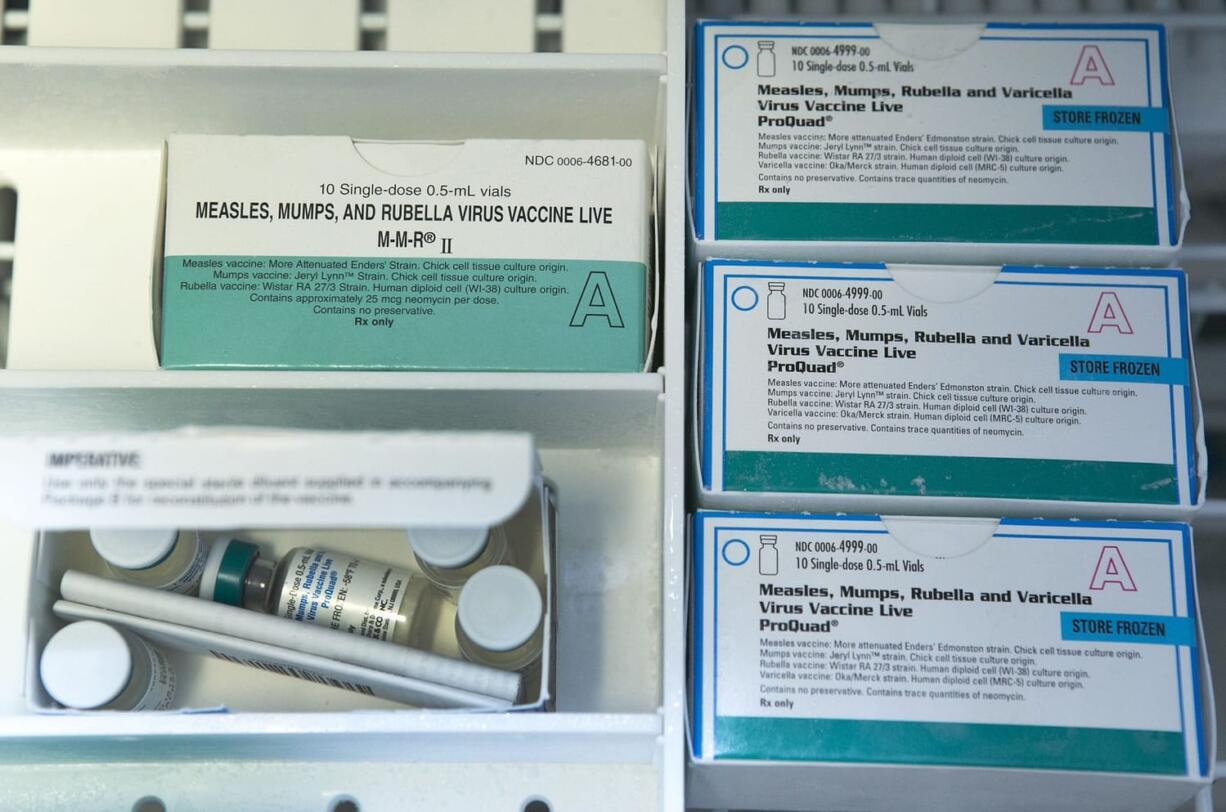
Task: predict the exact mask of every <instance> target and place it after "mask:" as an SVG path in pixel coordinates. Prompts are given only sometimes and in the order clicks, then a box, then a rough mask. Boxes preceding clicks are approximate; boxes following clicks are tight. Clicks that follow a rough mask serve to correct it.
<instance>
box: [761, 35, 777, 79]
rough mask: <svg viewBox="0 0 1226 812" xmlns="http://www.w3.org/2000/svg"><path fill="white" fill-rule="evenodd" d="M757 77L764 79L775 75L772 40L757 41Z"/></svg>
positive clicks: (773, 43) (773, 44) (773, 42)
mask: <svg viewBox="0 0 1226 812" xmlns="http://www.w3.org/2000/svg"><path fill="white" fill-rule="evenodd" d="M758 75H759V76H762V77H765V78H770V77H771V76H774V75H775V41H774V40H770V39H765V40H758Z"/></svg>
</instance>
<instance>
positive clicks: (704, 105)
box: [694, 22, 1179, 246]
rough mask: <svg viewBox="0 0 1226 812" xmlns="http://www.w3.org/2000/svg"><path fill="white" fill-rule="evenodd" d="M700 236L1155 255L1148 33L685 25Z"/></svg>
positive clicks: (1160, 215) (1154, 123) (1163, 230)
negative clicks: (690, 50)
mask: <svg viewBox="0 0 1226 812" xmlns="http://www.w3.org/2000/svg"><path fill="white" fill-rule="evenodd" d="M694 50H695V59H696V65H695V75H696V82H697V90H696V98H697V103H696V106H697V111H696V116H695V120H696V126H697V131H698V132H697V145H696V154H695V173H696V178H695V195H694V198H695V204H694V205H695V225H696V230H697V234H698V236H699V238H700V239H709V240H780V241H784V240H812V241H826V242H837V241H853V242H856V241H858V242H882V241H885V242H894V241H922V242H956V243H966V242H969V243H1031V244H1034V243H1048V244H1075V245H1094V244H1098V245H1138V246H1169V245H1172V244H1177V243H1178V240H1179V228H1178V226H1177V223H1176V216H1175V208H1174V204H1175V196H1176V192H1174V191H1173V190H1172V181H1171V168H1170V164H1171V158H1170V150H1171V147H1170V143H1171V133H1170V110H1169V103H1168V95H1167V93H1168V91H1167V80H1166V52H1165V33H1164V30H1163V28H1162V27H1161V26H1159V25H1130V26H1106V25H1099V26H1094V25H1028V24H1015V23H993V24H988V25H986V26H940V27H938V26H926V25H925V26H905V25H901V26H900V25H894V26H874V25H872V24H869V23H844V24H839V25H830V24H809V23H792V24H773V23H765V24H764V23H729V22H706V23H700V24H699V26H698V28H697V32H696V35H695V49H694Z"/></svg>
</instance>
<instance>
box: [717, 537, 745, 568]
mask: <svg viewBox="0 0 1226 812" xmlns="http://www.w3.org/2000/svg"><path fill="white" fill-rule="evenodd" d="M720 555H722V556H723V557H724V561H726V562H727V563H728V564H729V565H730V566H733V567H739V566H741V565H742V564H744V563H745V562H746V561H748V560H749V545H748V544H746V543H745V542H744V541H743V540H741V539H728V540H727V541H725V542H724V547H723V549H722V550H720Z"/></svg>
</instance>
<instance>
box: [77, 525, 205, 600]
mask: <svg viewBox="0 0 1226 812" xmlns="http://www.w3.org/2000/svg"><path fill="white" fill-rule="evenodd" d="M89 540H90V542H91V543H92V544H93V545H94V550H95V551H96V552H97V553H98V555H99V556H101V557H102V560H103V561H105V562H106V565H107V569H109V570H110V571H111V572H112V573H113V574H114V575H115V576H116V577H118V578H122V579H123V580H125V581H131V582H132V583H134V584H140V585H141V586H147V587H151V588H153V589H164V590H166V591H168V592H181V593H182V594H184V595H195V594H196V593H197V592H198V591H199V589H200V576H201V575H203V574H204V559H205V558H206V557H207V556H208V550H207V549H206V547H205V544H204V541H203V540H202V539H201V538H200V534H199V533H197V532H196V531H195V530H184V531H182V532H180V531H178V530H171V529H158V530H110V529H101V528H96V529H94V530H90V531H89Z"/></svg>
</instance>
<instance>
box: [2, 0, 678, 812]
mask: <svg viewBox="0 0 1226 812" xmlns="http://www.w3.org/2000/svg"><path fill="white" fill-rule="evenodd" d="M260 1H261V0H252V2H260ZM392 1H393V2H395V1H396V0H392ZM33 2H35V3H37V2H40V0H33ZM58 2H72V0H58ZM115 2H116V5H115V6H114V7H115V8H118V7H119V6H124V7H127V8H130V7H132V6H134V5H136V4H135V3H131V2H128V1H127V0H123V1H122V2H120V0H115ZM457 2H460V3H462V2H464V0H457ZM2 5H3V2H2V0H0V6H2ZM189 5H190V4H189ZM360 5H363V4H358V3H356V2H355V3H354V6H355V8H359V6H360ZM389 5H390V4H382V3H380V4H377V6H376V7H372V8H368V9H367V10H365V11H359V13H358V14H357V17H356V23H355V25H356V26H357V29H358V33H359V37H360V40H361V47H363V48H364V49H368V50H373V51H375V52H366V53H356V54H355V53H306V52H296V51H278V52H256V51H228V52H227V51H209V50H203V49H199V48H198V47H197V48H192V49H189V50H177V51H176V50H161V51H153V50H147V51H142V50H131V49H124V48H117V49H114V50H103V49H76V50H67V49H59V48H43V49H22V48H0V97H3V98H5V99H6V110H5V114H4V115H2V116H0V186H3V185H12V186H13V187H15V188H16V190H17V193H18V216H17V217H18V219H17V222H18V226H17V228H18V233H17V239H16V241H15V242H6V241H4V239H3V237H2V236H0V261H6V260H5V257H10V256H11V257H12V259H13V260H14V270H15V277H14V288H15V289H14V293H13V296H14V302H13V308H12V314H11V315H12V319H13V323H14V325H15V327H17V328H20V327H21V323H22V319H27V320H29V319H35V320H42V319H47V320H49V321H47V323H48V324H50V323H51V320H53V319H54V316H53V314H52V313H51V312H50V311H46V312H41V313H34V312H33V309H32V308H31V307H30V306H28V305H26V306H24V307H23V299H22V285H21V279H22V278H23V277H22V275H23V274H25V275H26V276H27V278H28V275H30V274H35V273H54V272H55V269H56V268H57V267H61V263H62V261H63V260H64V259H65V257H66V255H65V254H64V253H63V252H64V251H66V250H71V251H73V252H75V256H76V257H77V258H78V260H79V261H81V262H84V263H89V264H91V265H92V266H94V267H97V268H104V269H105V268H115V267H132V266H133V263H135V265H136V266H142V263H144V264H149V263H148V260H149V259H150V258H151V257H153V256H154V255H153V254H152V253H151V252H150V246H154V245H156V243H157V240H158V231H157V228H158V224H157V223H156V221H155V220H156V217H153V216H151V214H156V194H155V191H156V188H157V184H158V183H160V180H159V170H158V168H157V167H158V158H159V150H160V148H161V142H162V139H163V138H164V137H165V136H166V134H168V133H170V132H187V131H192V132H213V133H252V132H260V133H284V134H310V133H343V134H346V135H352V136H355V137H367V138H423V139H430V138H456V137H469V138H471V137H503V138H506V137H522V138H537V137H549V138H589V137H590V138H619V137H622V138H640V139H643V140H645V141H647V142H648V144H649V148H650V149H651V150H652V153H653V155H654V156H655V160H656V173H657V176H658V182H659V188H660V190H661V192H663V191H664V190H665V189H667V190H669V191H668V194H667V195H662V197H661V200H662V203H661V205H660V207H659V208H658V210H657V217H658V218H659V220H660V226H661V228H662V229H663V231H664V233H667V234H681V233H682V229H683V226H684V209H683V201H684V195H683V193H682V190H683V189H684V159H685V132H684V101H685V79H684V75H685V74H684V68H685V66H684V60H683V59H682V58H681V55H683V54H684V48H685V29H684V9H683V8H681V7H680V6H679V5H677V4H666V3H665V2H664V0H634V2H633V3H630V4H629V5H627V6H626V8H630V7H631V6H633V8H634V9H635V14H634V15H632V16H630V17H626V15H624V14H621V15H620V16H621V17H626V19H618V18H617V16H618V15H614V17H613V18H610V17H609V16H608V15H609V10H608V8H607V7H605V6H604V4H600V3H596V4H585V3H584V2H581V1H580V0H574V2H570V3H563V4H562V6H561V7H560V9H561V10H560V11H559V12H557V13H554V12H548V13H537V12H536V11H535V8H536V4H530V5H531V6H532V8H533V11H532V20H531V26H532V28H533V30H534V31H535V32H536V33H535V43H534V45H533V47H534V48H535V49H536V50H538V51H543V50H556V49H559V48H560V49H562V50H565V51H596V50H602V49H603V48H602V47H601V46H602V45H604V46H608V45H609V44H610V43H612V44H613V45H614V47H617V48H618V49H619V50H625V51H641V52H642V53H638V54H634V53H630V54H610V55H600V56H595V55H583V54H580V53H562V54H541V53H537V54H530V53H520V54H493V53H468V54H463V53H441V54H413V53H392V52H379V51H380V50H381V49H382V48H384V47H385V46H386V44H387V42H388V41H389V40H391V39H392V38H393V35H394V34H396V31H395V30H394V29H395V27H396V26H401V28H402V29H403V27H404V26H405V25H406V24H407V23H406V22H405V19H406V18H404V17H401V18H399V20H397V18H395V17H394V15H393V13H392V9H391V8H389ZM409 5H412V3H410V2H408V0H401V2H400V6H401V7H402V8H403V7H405V6H409ZM524 5H525V7H527V6H528V5H529V4H524ZM588 5H590V6H591V8H587V6H588ZM81 6H82V8H83V9H86V11H83V12H82V13H83V14H95V13H100V12H99V11H98V10H99V9H101V8H102V4H101V3H94V2H93V1H92V0H91V2H89V3H84V4H81ZM221 8H222V5H221V4H217V5H216V7H215V8H214V9H213V10H212V11H209V12H203V11H200V10H198V9H196V8H195V7H193V8H189V9H188V10H186V11H185V13H184V15H183V18H182V30H181V31H179V32H178V33H177V34H174V35H175V36H180V37H182V38H183V41H184V42H185V44H188V45H192V46H199V45H202V44H205V43H206V41H207V36H208V34H209V33H210V32H211V31H213V30H215V24H216V23H217V20H216V19H215V15H216V14H218V13H221V12H220V11H219V9H221ZM385 9H386V10H385ZM644 12H646V13H644ZM665 13H667V14H668V15H669V20H668V25H667V26H664V25H663V19H662V18H663V16H664V14H665ZM619 14H620V12H619ZM0 15H2V16H0V28H2V29H3V33H4V41H5V42H8V43H12V42H15V41H20V39H21V38H23V37H24V36H25V35H26V34H27V33H28V29H29V28H30V27H31V26H34V25H37V18H36V15H35V14H33V13H27V12H25V11H24V10H13V9H9V10H7V11H4V10H3V9H0ZM485 16H486V15H481V14H471V15H469V17H468V19H467V21H466V25H470V26H471V29H472V31H473V32H475V33H476V34H477V36H475V37H473V38H472V39H471V40H470V41H471V42H472V43H474V48H484V47H486V46H484V45H483V43H486V42H489V41H491V40H496V39H497V38H498V37H499V36H500V35H501V34H502V32H501V31H498V30H494V29H491V30H489V31H481V30H479V29H481V26H482V25H483V22H484V17H485ZM627 20H629V22H627ZM305 24H306V22H305V21H304V25H305ZM635 26H637V28H638V31H639V33H638V34H637V35H636V34H635V31H634V29H635ZM104 27H105V26H104ZM108 30H110V29H108ZM593 31H597V32H604V34H606V35H607V36H605V37H604V38H603V43H602V42H599V41H596V40H594V39H593V38H592V32H593ZM165 33H166V32H163V34H165ZM401 33H403V31H402V32H401ZM121 34H122V32H121ZM121 34H120V35H116V36H118V37H119V38H120V39H122V36H121ZM665 34H666V35H667V49H666V50H667V53H668V54H669V56H668V57H667V58H666V56H665V55H663V54H662V53H660V51H661V50H662V47H661V46H662V45H663V44H664V40H665ZM452 35H453V32H440V37H441V38H442V39H443V40H445V39H446V37H447V36H452ZM598 39H599V38H598ZM98 44H115V45H122V44H123V43H122V42H117V41H116V42H110V43H98ZM674 55H675V58H674ZM134 88H139V92H135V91H134V90H133V89H134ZM65 161H68V163H65ZM69 164H71V166H69ZM66 183H71V184H72V189H71V190H68V189H67V188H66V187H65V185H64V184H66ZM69 191H70V194H69V195H68V196H65V195H66V193H68V192H69ZM69 199H71V200H72V201H73V202H72V203H71V204H70V205H65V201H67V200H69ZM151 200H152V201H154V203H153V204H152V205H146V204H149V202H150V201H151ZM67 231H71V232H72V239H70V240H68V239H65V234H66V233H67ZM683 252H684V246H683V244H682V243H681V241H680V240H675V241H673V240H664V242H663V245H662V249H661V255H662V256H663V258H664V267H663V268H662V269H661V273H662V276H663V278H662V281H661V291H660V293H661V296H662V304H661V312H660V315H659V318H660V319H661V322H662V324H663V325H664V328H665V329H664V330H663V333H662V335H661V338H660V340H659V345H660V349H659V355H658V357H659V358H660V359H662V365H661V367H660V369H659V370H658V371H653V372H645V373H639V374H554V373H480V374H469V373H407V372H406V373H399V372H338V373H334V372H288V371H287V372H279V371H233V372H231V371H200V372H194V371H192V372H189V371H183V372H180V371H163V370H158V369H156V368H154V367H155V365H156V357H155V356H154V355H153V354H152V346H153V345H152V336H151V333H152V329H151V325H150V326H149V327H146V326H145V325H137V329H136V331H135V332H134V333H133V334H132V335H131V336H130V338H132V339H133V340H134V341H135V342H137V343H138V344H139V345H140V350H139V351H138V352H134V353H132V354H130V355H127V356H126V357H124V359H123V360H122V362H112V363H107V362H106V356H107V354H108V353H110V354H111V356H110V357H111V358H112V359H115V358H117V357H118V356H117V355H116V354H115V353H116V352H117V348H118V347H119V345H115V346H111V347H98V346H97V342H94V341H92V340H91V339H90V338H89V336H90V335H91V332H90V330H89V329H88V328H87V327H86V326H84V325H68V326H67V327H68V328H70V329H67V330H65V331H62V332H60V333H58V334H57V340H58V341H59V342H61V343H65V344H67V345H72V344H73V342H74V341H75V342H76V344H75V346H76V350H69V351H68V352H66V354H65V355H64V357H63V358H61V359H60V360H61V361H62V362H59V363H54V364H42V365H27V366H35V367H36V366H43V367H45V366H56V367H62V369H58V370H55V371H47V370H46V369H37V368H32V369H9V370H5V371H0V425H2V426H4V429H3V430H4V431H5V432H21V433H28V432H37V431H46V430H49V429H55V430H59V431H109V430H131V429H154V428H162V427H172V426H176V425H182V424H188V423H199V424H205V425H209V424H212V425H265V426H274V427H299V428H335V429H346V428H352V429H358V428H369V429H444V428H445V429H459V430H464V429H474V430H491V429H494V430H496V429H515V430H527V431H531V432H532V433H533V434H534V435H535V436H536V440H537V444H538V447H539V448H540V451H541V459H542V464H543V468H544V471H545V474H546V476H548V477H549V478H550V479H552V480H553V481H555V482H556V484H557V486H558V496H559V503H560V513H559V523H560V526H559V538H560V544H559V551H558V566H559V582H560V590H559V596H558V597H559V618H558V623H559V625H558V638H559V642H558V649H559V664H558V670H557V686H556V695H557V712H555V713H550V714H522V715H511V716H496V715H485V714H482V715H469V714H457V713H447V714H441V713H428V714H422V713H417V712H412V711H401V710H397V711H393V712H378V713H372V712H369V711H356V712H351V713H267V712H235V713H233V714H229V715H222V716H218V715H199V716H196V715H190V716H179V715H167V716H158V717H150V716H145V715H140V716H136V715H132V716H119V717H111V718H104V717H96V718H88V719H82V718H81V717H75V718H68V717H51V716H38V715H32V714H30V713H29V711H28V709H27V708H26V706H25V704H24V701H23V700H21V698H20V697H17V696H15V693H16V692H15V689H14V683H15V681H16V682H20V681H21V678H22V675H21V674H15V673H14V670H13V669H11V668H10V669H0V694H3V696H0V716H3V717H4V718H3V722H4V724H0V728H3V733H0V807H5V808H38V806H39V804H43V805H45V806H48V807H49V808H63V809H79V808H129V807H131V805H132V804H133V802H134V801H136V800H137V799H138V798H140V797H142V796H144V795H149V796H153V797H156V798H159V799H161V800H162V801H163V802H164V803H165V804H166V805H167V807H168V808H170V809H181V808H182V809H187V808H216V807H220V806H227V807H229V808H242V809H283V808H302V809H321V810H323V809H327V808H328V805H329V803H330V802H331V801H332V800H333V799H335V798H336V797H338V796H340V795H342V794H349V795H352V796H353V797H354V798H355V799H356V800H358V801H359V802H360V805H361V806H360V808H361V809H362V810H363V812H371V810H382V809H401V808H403V807H404V803H406V798H410V799H411V802H412V805H414V806H416V805H421V806H423V808H431V809H457V810H459V809H463V810H468V809H474V808H489V809H503V808H506V809H519V808H520V807H521V806H522V805H523V804H524V803H526V802H527V801H528V800H530V799H532V798H541V799H543V800H546V801H547V802H548V804H549V805H550V808H551V809H553V810H555V812H561V811H562V810H571V809H584V810H588V809H610V810H613V809H617V810H621V809H653V808H655V809H668V810H673V809H680V808H681V807H682V806H683V803H684V802H683V781H684V778H683V775H684V746H683V737H684V718H683V714H684V706H685V696H684V689H685V660H684V653H685V642H684V615H685V606H684V593H683V590H682V584H683V582H684V574H683V573H684V569H683V564H684V517H685V510H684V501H683V494H684V480H683V473H684V466H683V457H682V453H681V452H682V438H683V436H684V422H683V415H684V409H685V405H684V401H683V397H684V393H685V388H684V382H683V380H682V378H681V377H680V372H681V370H683V369H684V362H683V358H684V346H683V338H684V328H683V320H682V313H683V306H684V278H683V270H682V268H683V260H684V253H683ZM78 295H86V296H87V297H93V298H97V299H99V300H100V301H102V300H103V299H104V297H105V296H106V294H105V293H84V294H81V293H80V292H78ZM0 318H2V316H0ZM30 323H31V322H29V321H27V322H26V324H27V325H28V324H30ZM61 327H64V325H61ZM69 333H75V338H74V337H73V336H72V335H69ZM93 335H95V336H96V335H97V333H96V332H94V333H93ZM18 356H20V353H18ZM86 356H90V357H91V361H90V362H89V363H79V362H78V363H73V360H72V359H73V358H74V357H75V358H78V359H79V358H82V357H86ZM18 365H19V366H20V363H19V364H18ZM73 367H77V368H73ZM81 367H91V369H81ZM119 367H125V369H118V368H119ZM672 370H676V373H677V374H674V373H673V372H672ZM15 539H16V540H17V541H14V540H15ZM29 543H30V537H29V534H28V531H19V530H16V529H14V528H6V527H0V544H4V545H6V549H18V550H21V549H23V548H27V547H28V545H29ZM17 557H18V559H20V558H21V554H20V553H19V554H18V556H17ZM13 565H14V566H16V567H17V568H18V569H20V568H21V563H20V562H19V561H18V562H13ZM15 600H16V601H17V604H18V605H22V599H21V598H16V599H15ZM24 638H25V630H24V628H22V626H21V618H20V617H15V618H13V619H11V621H10V622H9V623H5V624H0V648H2V649H3V655H4V656H3V657H2V658H0V659H4V660H5V661H7V662H15V661H18V660H19V659H24V655H25V654H26V653H27V652H25V651H24V650H21V648H20V646H21V641H22V640H24ZM210 667H213V666H210ZM222 667H231V666H227V664H217V666H216V668H222ZM212 673H214V674H217V673H221V672H220V671H214V672H212ZM269 679H272V680H275V679H279V678H273V677H269ZM307 687H309V688H315V686H307ZM267 688H268V686H265V687H264V688H261V691H263V690H266V689H267ZM316 690H323V689H316ZM294 701H296V700H294ZM294 701H288V700H287V702H285V703H282V704H283V705H284V706H285V707H293V706H294ZM270 704H271V705H275V704H276V703H270ZM9 722H12V724H9ZM302 742H309V743H308V744H305V745H304V746H302V747H299V746H298V743H302ZM65 761H72V762H74V772H73V780H72V781H71V782H64V781H63V780H62V779H60V780H58V781H56V782H52V785H53V786H55V787H56V792H55V795H54V796H48V795H47V794H46V789H47V786H48V784H47V783H46V775H47V772H46V770H54V771H58V774H59V775H61V776H62V775H63V772H62V770H63V768H62V767H61V766H60V764H61V763H62V762H65ZM18 764H20V765H21V766H20V767H17V766H15V765H18ZM37 776H42V777H43V780H44V783H43V784H42V786H41V787H40V786H39V785H38V784H37V783H35V782H33V781H31V780H29V779H32V778H34V777H37ZM406 788H410V789H408V790H406ZM406 792H407V793H408V794H407V795H406Z"/></svg>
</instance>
